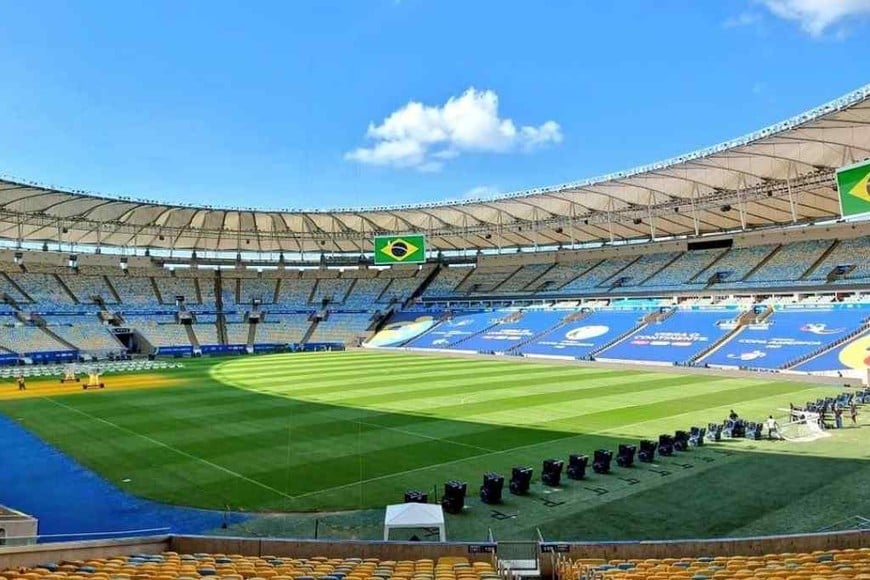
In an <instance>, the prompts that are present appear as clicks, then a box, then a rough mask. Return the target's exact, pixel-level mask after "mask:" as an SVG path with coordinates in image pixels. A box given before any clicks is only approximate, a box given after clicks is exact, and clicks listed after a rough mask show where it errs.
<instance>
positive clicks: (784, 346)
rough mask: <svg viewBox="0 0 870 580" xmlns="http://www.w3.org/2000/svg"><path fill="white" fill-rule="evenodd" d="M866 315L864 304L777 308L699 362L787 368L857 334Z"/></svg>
mask: <svg viewBox="0 0 870 580" xmlns="http://www.w3.org/2000/svg"><path fill="white" fill-rule="evenodd" d="M868 318H870V308H866V307H855V308H835V307H829V308H825V307H819V308H813V309H804V308H800V307H795V308H782V309H776V310H774V312H773V315H772V316H770V317H768V318H767V319H765V320H764V321H763V322H762V323H760V324H754V325H749V326H746V327H745V328H743V329H741V330H740V332H739V334H737V335H736V336H734V337H733V338H732V339H731V340H729V341H728V342H727V343H725V344H724V345H723V346H722V347H721V348H719V349H718V350H716V352H714V353H712V354H710V355H709V356H707V357H705V358H704V359H702V362H704V363H706V364H709V365H724V366H737V367H746V368H755V369H765V370H775V369H781V368H786V367H787V366H792V365H795V364H798V363H799V362H802V361H803V360H805V359H806V358H807V357H810V356H813V355H815V354H818V353H820V352H822V351H824V350H826V349H827V348H829V347H830V345H831V344H833V343H839V342H842V341H844V340H847V339H848V338H851V337H853V336H856V335H857V334H858V333H859V332H861V331H862V330H864V329H865V328H866V325H867V322H868Z"/></svg>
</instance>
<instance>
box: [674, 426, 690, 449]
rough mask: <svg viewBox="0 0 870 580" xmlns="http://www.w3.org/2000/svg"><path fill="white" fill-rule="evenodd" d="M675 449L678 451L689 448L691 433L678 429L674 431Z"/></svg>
mask: <svg viewBox="0 0 870 580" xmlns="http://www.w3.org/2000/svg"><path fill="white" fill-rule="evenodd" d="M674 449H675V450H676V451H688V450H689V434H688V433H686V432H685V431H676V432H675V433H674Z"/></svg>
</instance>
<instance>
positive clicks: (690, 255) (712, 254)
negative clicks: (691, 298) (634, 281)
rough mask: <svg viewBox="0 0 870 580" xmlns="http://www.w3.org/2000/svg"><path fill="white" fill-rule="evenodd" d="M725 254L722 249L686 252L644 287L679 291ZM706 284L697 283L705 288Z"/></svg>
mask: <svg viewBox="0 0 870 580" xmlns="http://www.w3.org/2000/svg"><path fill="white" fill-rule="evenodd" d="M723 253H725V250H722V249H716V250H695V251H690V252H685V253H684V254H683V255H682V256H680V258H679V259H677V260H676V261H674V262H673V263H671V264H669V265H668V266H667V267H666V268H664V269H663V270H661V271H659V272H658V273H656V274H655V275H654V276H653V277H651V278H650V279H649V280H647V281H646V282H645V283H644V286H656V287H660V288H673V289H678V288H680V287H681V285H683V284H689V281H690V280H692V279H693V278H694V277H695V276H697V275H698V274H699V273H700V272H701V271H702V270H704V269H706V268H708V267H709V266H710V265H711V264H712V263H713V261H714V260H716V259H717V258H718V257H719V256H721V255H722V254H723ZM704 283H705V282H697V281H696V282H695V284H696V285H698V286H704Z"/></svg>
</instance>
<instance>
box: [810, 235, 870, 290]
mask: <svg viewBox="0 0 870 580" xmlns="http://www.w3.org/2000/svg"><path fill="white" fill-rule="evenodd" d="M844 265H848V266H854V268H853V269H851V270H850V271H849V272H848V273H847V274H846V275H845V277H844V278H843V280H842V282H846V283H849V282H853V283H854V282H857V281H863V282H870V237H863V238H856V239H853V240H843V241H841V242H840V243H839V244H837V247H836V248H834V251H832V252H831V253H830V254H828V255H827V256H825V259H824V260H822V261H821V262H820V263H819V265H818V267H817V268H816V269H815V270H813V272H812V273H811V274H810V275H809V276H808V277H807V279H808V280H825V278H826V277H827V276H828V274H830V273H831V270H833V269H834V268H835V267H837V266H844Z"/></svg>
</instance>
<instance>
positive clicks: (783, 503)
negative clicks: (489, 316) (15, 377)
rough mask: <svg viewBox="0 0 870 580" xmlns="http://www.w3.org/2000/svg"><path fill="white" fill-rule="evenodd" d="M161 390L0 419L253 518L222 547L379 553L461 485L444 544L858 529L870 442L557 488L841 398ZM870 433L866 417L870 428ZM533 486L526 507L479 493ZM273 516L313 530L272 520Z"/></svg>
mask: <svg viewBox="0 0 870 580" xmlns="http://www.w3.org/2000/svg"><path fill="white" fill-rule="evenodd" d="M166 376H167V377H172V378H174V379H176V380H175V381H173V382H172V383H171V384H169V385H168V386H165V387H160V388H152V389H142V390H137V389H130V390H114V391H113V390H112V388H111V387H112V382H111V379H110V378H109V380H107V383H108V385H109V388H108V389H107V390H105V391H100V392H87V393H80V394H75V395H72V394H70V395H52V396H33V395H35V394H37V393H38V391H35V392H32V393H30V397H29V398H22V399H15V398H14V397H8V398H7V400H4V401H0V412H2V413H4V414H6V415H8V416H9V417H11V418H13V419H15V420H17V421H19V422H20V423H21V424H23V425H24V426H26V427H27V428H28V429H30V430H32V431H34V432H35V433H37V434H38V435H40V436H41V437H42V438H44V439H45V440H47V441H48V442H50V443H52V444H53V445H55V446H57V447H59V448H61V449H62V450H63V451H65V452H66V453H68V454H70V455H71V456H73V457H75V458H76V459H77V460H78V461H80V462H81V463H82V464H84V465H86V466H88V467H90V468H92V469H94V470H96V471H97V472H99V473H100V474H102V475H104V476H105V477H106V478H108V479H109V480H111V481H112V482H114V483H116V484H117V485H119V486H120V487H122V488H124V489H126V490H127V491H129V492H131V493H134V494H137V495H140V496H144V497H147V498H151V499H155V500H160V501H164V502H170V503H176V504H184V505H190V506H196V507H203V508H215V509H223V508H225V507H227V506H229V507H230V508H231V509H233V510H245V511H257V512H263V513H264V515H263V517H261V518H259V519H256V520H254V521H253V522H249V523H247V524H245V527H244V529H236V530H230V532H233V533H238V532H246V533H263V534H267V533H269V534H271V533H283V534H292V535H296V536H309V535H310V534H311V533H312V529H313V520H314V519H315V518H316V519H318V520H320V523H321V536H323V535H331V536H335V537H364V538H367V537H377V536H378V535H379V534H380V518H381V517H382V516H381V515H380V514H382V511H381V510H380V509H379V508H382V507H383V506H384V505H385V504H387V503H396V502H400V501H401V500H402V495H403V493H404V491H405V490H407V489H423V490H430V493H431V490H433V487H436V486H437V488H438V490H439V493H440V489H441V486H442V485H443V482H444V481H446V480H449V479H463V480H466V481H468V482H469V496H470V497H469V501H468V505H469V509H468V510H467V513H464V514H462V515H458V516H448V532H449V535H450V537H451V538H454V539H482V538H484V537H485V535H486V532H487V530H488V529H492V530H493V532H494V533H495V535H496V537H497V538H499V539H507V538H533V537H536V536H535V535H534V532H535V529H536V528H540V529H541V531H542V532H543V533H544V535H545V537H549V538H560V539H581V538H582V539H626V538H633V539H640V538H674V537H704V536H730V535H746V534H760V533H780V532H802V531H814V530H817V529H819V528H821V527H823V526H826V525H828V524H831V523H833V522H834V521H836V520H838V519H841V518H844V517H848V516H852V515H858V514H863V515H870V490H868V487H867V485H866V482H867V481H870V462H868V461H867V459H868V458H870V445H868V440H870V429H867V427H866V426H865V427H863V428H850V429H844V430H841V431H839V432H836V433H834V435H833V436H832V437H830V438H826V439H822V440H819V441H816V442H812V443H800V444H798V443H773V442H766V441H762V442H749V441H729V442H723V443H721V444H717V445H711V446H707V447H704V448H700V449H694V450H691V451H690V452H688V453H685V454H680V455H678V456H676V457H674V458H666V459H661V460H660V461H658V462H657V463H656V464H654V465H652V466H649V465H640V466H637V467H635V468H633V469H630V470H625V469H615V470H614V473H613V474H611V475H606V476H599V475H591V476H590V477H589V478H588V479H587V480H585V481H582V482H576V481H570V480H563V485H562V487H561V488H559V489H556V490H552V489H549V488H544V487H543V486H542V485H541V484H540V482H539V481H538V475H539V472H540V466H541V462H542V460H543V459H546V458H549V457H557V458H562V459H565V460H567V456H568V454H569V453H578V452H580V453H588V454H590V455H591V452H592V451H593V450H594V449H596V448H600V447H606V448H611V449H614V450H615V449H616V446H617V444H618V443H620V442H635V443H636V442H637V440H638V439H639V438H641V437H657V436H658V434H659V433H663V432H673V431H674V430H675V429H678V428H688V427H689V426H691V425H693V424H695V425H706V423H707V422H709V421H715V422H718V421H721V420H722V418H724V417H725V416H726V415H727V414H728V411H729V410H730V409H732V408H734V409H736V410H737V411H738V412H739V413H740V414H741V415H742V416H744V417H747V418H750V419H759V420H760V419H763V418H764V417H766V416H767V415H768V414H770V413H771V412H776V409H777V408H780V407H784V406H787V405H788V403H789V402H790V401H792V402H803V401H806V400H810V399H815V398H817V397H821V396H826V395H829V394H831V393H832V392H834V391H835V390H836V388H834V387H826V386H815V385H809V384H806V383H795V382H787V381H782V380H761V379H758V380H754V379H753V380H749V379H742V378H740V379H738V378H720V377H713V376H709V375H681V374H679V373H676V372H644V371H634V370H613V369H605V368H595V367H578V366H571V365H563V364H538V363H528V362H521V361H511V360H499V359H495V358H480V359H470V358H448V357H436V356H424V355H412V354H407V353H371V352H347V353H311V354H288V355H272V356H257V357H244V358H234V359H218V360H197V361H190V362H187V363H186V366H185V368H184V369H180V370H174V371H168V372H167V373H166ZM862 419H863V418H862ZM522 464H525V465H531V466H533V467H534V468H535V476H536V477H535V480H536V481H535V483H533V488H532V493H531V494H530V495H529V496H527V497H514V496H510V495H508V494H507V493H506V495H505V502H504V504H502V505H500V506H487V505H484V504H482V503H481V502H480V501H479V500H478V499H477V497H476V491H477V488H478V487H479V485H480V480H481V477H482V474H483V473H484V472H486V471H497V472H500V473H502V474H504V475H507V474H509V472H510V468H511V466H513V465H522ZM276 512H311V513H307V514H294V515H290V516H287V515H277V514H276Z"/></svg>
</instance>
